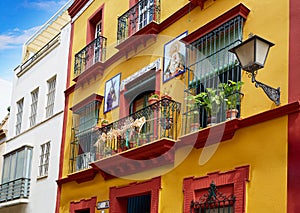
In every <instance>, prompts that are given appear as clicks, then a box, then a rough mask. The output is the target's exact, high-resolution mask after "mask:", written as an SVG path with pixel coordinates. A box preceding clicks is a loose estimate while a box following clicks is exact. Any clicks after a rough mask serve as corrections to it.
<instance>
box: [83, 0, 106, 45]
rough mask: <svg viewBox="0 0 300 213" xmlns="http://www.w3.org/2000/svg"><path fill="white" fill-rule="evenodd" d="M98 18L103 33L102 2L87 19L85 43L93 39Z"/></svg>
mask: <svg viewBox="0 0 300 213" xmlns="http://www.w3.org/2000/svg"><path fill="white" fill-rule="evenodd" d="M100 15H101V16H100ZM100 20H102V26H101V27H102V29H101V35H103V26H104V24H103V21H104V4H102V6H101V7H99V8H98V9H97V10H96V11H95V12H94V13H93V15H91V17H90V18H89V19H88V21H87V30H86V33H87V35H86V44H89V43H90V42H92V41H93V40H94V39H95V27H96V24H97V23H98V22H99V21H100Z"/></svg>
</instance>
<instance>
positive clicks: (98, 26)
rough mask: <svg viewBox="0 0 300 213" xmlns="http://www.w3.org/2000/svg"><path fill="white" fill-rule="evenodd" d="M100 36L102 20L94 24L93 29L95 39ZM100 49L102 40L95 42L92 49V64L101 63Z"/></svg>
mask: <svg viewBox="0 0 300 213" xmlns="http://www.w3.org/2000/svg"><path fill="white" fill-rule="evenodd" d="M101 35H102V20H101V21H99V22H98V23H97V24H96V29H95V39H97V38H98V37H99V36H101ZM101 47H102V39H98V40H96V42H95V49H94V63H96V62H99V61H101V51H102V50H101Z"/></svg>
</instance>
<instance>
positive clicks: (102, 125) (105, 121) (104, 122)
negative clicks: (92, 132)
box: [101, 118, 108, 127]
mask: <svg viewBox="0 0 300 213" xmlns="http://www.w3.org/2000/svg"><path fill="white" fill-rule="evenodd" d="M107 125H108V120H106V119H104V118H103V119H102V121H101V127H105V126H107Z"/></svg>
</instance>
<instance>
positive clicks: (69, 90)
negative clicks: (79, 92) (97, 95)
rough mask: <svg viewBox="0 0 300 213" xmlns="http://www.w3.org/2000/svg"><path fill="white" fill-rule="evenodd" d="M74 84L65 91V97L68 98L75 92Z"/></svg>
mask: <svg viewBox="0 0 300 213" xmlns="http://www.w3.org/2000/svg"><path fill="white" fill-rule="evenodd" d="M75 87H76V84H73V85H72V86H70V87H69V88H68V89H66V90H65V92H64V93H65V97H68V96H69V95H70V94H71V93H73V92H74V91H75Z"/></svg>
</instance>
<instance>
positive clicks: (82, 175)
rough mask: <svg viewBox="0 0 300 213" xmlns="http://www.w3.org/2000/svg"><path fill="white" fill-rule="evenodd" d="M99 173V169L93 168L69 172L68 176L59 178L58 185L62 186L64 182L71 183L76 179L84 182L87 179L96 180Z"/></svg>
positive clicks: (78, 181)
mask: <svg viewBox="0 0 300 213" xmlns="http://www.w3.org/2000/svg"><path fill="white" fill-rule="evenodd" d="M96 174H97V171H96V170H95V169H93V168H90V169H86V170H82V171H79V172H76V173H72V174H69V175H68V177H66V178H61V179H59V180H57V181H56V182H57V185H59V186H61V185H62V184H65V183H69V182H72V181H76V182H77V183H78V184H79V183H84V182H87V181H91V180H94V178H95V176H96Z"/></svg>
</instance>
